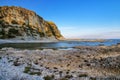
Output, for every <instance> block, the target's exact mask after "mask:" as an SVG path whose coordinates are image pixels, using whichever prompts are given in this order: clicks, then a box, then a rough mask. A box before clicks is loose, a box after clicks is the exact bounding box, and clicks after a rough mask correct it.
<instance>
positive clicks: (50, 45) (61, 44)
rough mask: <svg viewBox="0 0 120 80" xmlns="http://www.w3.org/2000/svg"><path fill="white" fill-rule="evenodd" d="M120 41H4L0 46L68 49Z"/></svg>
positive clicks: (109, 44) (111, 43)
mask: <svg viewBox="0 0 120 80" xmlns="http://www.w3.org/2000/svg"><path fill="white" fill-rule="evenodd" d="M117 43H120V39H109V40H105V41H103V42H89V41H60V42H51V43H4V44H0V48H4V47H12V48H18V49H44V48H52V49H68V48H73V47H75V46H100V45H105V46H111V45H116V44H117Z"/></svg>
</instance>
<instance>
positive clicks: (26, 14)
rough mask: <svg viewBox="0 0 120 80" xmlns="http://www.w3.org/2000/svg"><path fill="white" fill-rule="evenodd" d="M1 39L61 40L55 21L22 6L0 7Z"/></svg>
mask: <svg viewBox="0 0 120 80" xmlns="http://www.w3.org/2000/svg"><path fill="white" fill-rule="evenodd" d="M0 39H7V40H8V39H14V40H28V41H29V40H45V39H47V40H61V39H63V36H62V35H61V33H60V31H59V30H58V28H57V26H56V25H55V23H53V22H51V21H46V20H44V19H43V18H42V17H40V16H39V15H37V14H36V13H35V12H33V11H30V10H27V9H25V8H21V7H15V6H11V7H8V6H3V7H0Z"/></svg>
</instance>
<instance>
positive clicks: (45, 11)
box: [0, 0, 120, 39]
mask: <svg viewBox="0 0 120 80" xmlns="http://www.w3.org/2000/svg"><path fill="white" fill-rule="evenodd" d="M119 3H120V0H39V1H34V0H1V1H0V6H20V7H23V8H26V9H29V10H33V11H34V12H36V13H37V14H38V15H40V16H41V17H43V18H44V19H45V20H48V21H53V22H55V23H56V25H57V26H58V28H59V30H60V31H61V33H62V35H63V36H64V37H65V38H77V39H78V38H82V39H112V38H114V39H118V38H119V39H120V5H119Z"/></svg>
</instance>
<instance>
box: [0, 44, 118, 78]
mask: <svg viewBox="0 0 120 80" xmlns="http://www.w3.org/2000/svg"><path fill="white" fill-rule="evenodd" d="M0 80H120V45H116V46H109V47H107V46H96V47H88V46H77V47H75V48H73V49H70V50H53V49H43V50H37V49H36V50H27V49H26V50H25V49H24V50H20V49H19V50H18V49H14V48H2V49H1V50H0Z"/></svg>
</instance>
